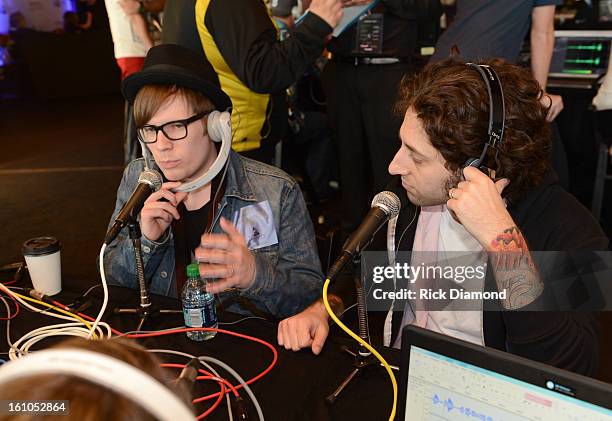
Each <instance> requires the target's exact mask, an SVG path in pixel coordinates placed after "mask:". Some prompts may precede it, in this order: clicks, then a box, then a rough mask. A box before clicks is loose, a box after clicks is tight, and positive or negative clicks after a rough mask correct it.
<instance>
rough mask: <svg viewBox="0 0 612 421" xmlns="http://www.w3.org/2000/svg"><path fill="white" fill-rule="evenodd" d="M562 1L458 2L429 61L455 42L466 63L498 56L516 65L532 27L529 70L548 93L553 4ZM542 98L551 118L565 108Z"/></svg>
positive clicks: (556, 99)
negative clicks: (452, 17) (454, 12)
mask: <svg viewBox="0 0 612 421" xmlns="http://www.w3.org/2000/svg"><path fill="white" fill-rule="evenodd" d="M560 4H563V0H515V1H511V2H510V1H504V0H457V4H456V7H457V9H456V14H455V16H454V19H453V21H452V23H451V24H450V26H449V27H448V28H447V29H446V31H444V33H443V34H442V35H441V36H440V38H439V39H438V42H437V44H436V51H435V53H434V55H433V56H432V57H431V61H440V60H444V59H447V58H449V57H450V56H451V49H452V47H453V46H455V45H456V46H457V47H458V49H459V55H460V56H461V58H463V59H464V60H466V61H471V60H479V59H487V58H494V57H498V58H503V59H505V60H508V61H509V62H512V63H516V62H517V61H518V58H519V53H520V51H521V47H522V45H523V40H524V39H525V35H526V34H527V31H530V35H529V39H530V46H531V72H532V74H533V77H534V78H535V80H537V81H538V83H539V84H540V86H541V87H542V89H543V90H544V92H546V84H547V81H548V71H549V69H550V60H551V58H552V53H553V48H554V46H555V20H554V19H555V6H556V5H560ZM530 28H531V29H530ZM542 102H543V103H544V105H545V106H547V107H548V114H547V116H546V120H547V121H549V122H551V121H553V120H554V119H555V118H556V117H557V116H558V115H559V113H560V112H561V111H562V110H563V98H561V96H559V95H553V94H550V93H547V94H545V95H544V96H543V97H542Z"/></svg>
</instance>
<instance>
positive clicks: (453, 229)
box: [385, 205, 487, 348]
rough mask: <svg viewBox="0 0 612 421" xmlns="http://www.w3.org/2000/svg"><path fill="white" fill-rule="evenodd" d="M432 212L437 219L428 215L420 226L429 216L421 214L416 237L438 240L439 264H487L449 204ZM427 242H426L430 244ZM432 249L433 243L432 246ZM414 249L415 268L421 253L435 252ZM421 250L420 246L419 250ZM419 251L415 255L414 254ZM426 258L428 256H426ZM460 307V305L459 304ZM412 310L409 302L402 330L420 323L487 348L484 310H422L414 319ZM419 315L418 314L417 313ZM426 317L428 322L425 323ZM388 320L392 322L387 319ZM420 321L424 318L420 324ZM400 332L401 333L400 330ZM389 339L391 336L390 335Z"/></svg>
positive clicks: (437, 207) (473, 239) (478, 286)
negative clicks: (485, 344)
mask: <svg viewBox="0 0 612 421" xmlns="http://www.w3.org/2000/svg"><path fill="white" fill-rule="evenodd" d="M427 211H428V212H429V213H430V215H431V214H432V213H437V215H436V216H427V221H428V222H425V223H421V220H420V219H421V217H424V216H425V215H426V213H424V212H423V211H421V215H420V216H419V222H418V223H417V231H419V230H422V232H420V233H419V232H417V234H416V235H415V239H416V238H424V237H426V238H427V239H428V240H431V239H432V238H433V239H434V241H435V238H436V237H437V242H435V244H437V247H436V249H435V252H436V254H437V261H438V263H439V264H440V265H444V262H445V261H447V260H448V261H453V260H457V257H459V256H460V262H461V265H463V266H471V267H476V266H481V265H486V261H487V259H486V254H485V253H483V248H482V246H481V245H480V243H479V242H478V241H477V240H476V239H475V238H474V237H473V236H472V235H471V234H470V233H469V232H468V231H467V230H466V229H465V228H464V227H463V225H461V224H460V223H459V222H457V221H455V219H454V218H453V217H452V215H451V214H450V212H449V210H448V208H447V207H446V205H441V206H432V207H430V208H427ZM428 240H425V241H424V242H426V243H430V242H429V241H428ZM431 246H433V244H431ZM415 247H416V245H415V246H413V250H412V258H413V261H412V262H411V264H412V265H416V264H417V263H418V262H415V261H414V259H415V256H417V257H416V258H417V259H418V258H419V257H418V256H419V253H418V252H428V251H434V250H415ZM416 248H419V247H416ZM415 252H416V253H415ZM426 255H427V254H426ZM474 286H476V288H477V289H479V290H483V289H484V279H483V280H482V283H481V284H480V285H475V284H472V288H473V287H474ZM458 305H459V308H461V304H460V303H459V304H458ZM412 308H417V307H415V306H414V303H412V305H411V303H409V302H407V303H406V305H405V308H404V314H403V316H402V323H401V328H403V327H404V326H406V325H408V324H417V325H419V324H421V325H422V326H421V327H425V328H426V329H428V330H431V331H434V332H438V333H442V334H445V335H448V336H452V337H454V338H458V339H462V340H464V341H468V342H472V343H475V344H478V345H484V333H483V326H482V324H483V314H482V309H480V310H471V309H470V310H453V311H423V312H420V313H421V314H420V315H419V314H417V315H416V316H415V314H414V312H413V310H412ZM417 313H419V311H417ZM423 315H424V317H425V319H424V320H423ZM388 319H390V318H389V317H388ZM419 319H421V320H420V321H419ZM400 332H401V330H400ZM387 336H390V335H387ZM389 339H390V337H385V343H386V344H387V343H388V341H389ZM401 340H402V338H401V334H400V335H398V336H397V338H396V340H395V342H394V343H393V347H395V348H399V347H400V346H401Z"/></svg>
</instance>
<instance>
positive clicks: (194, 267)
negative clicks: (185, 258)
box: [187, 263, 200, 278]
mask: <svg viewBox="0 0 612 421" xmlns="http://www.w3.org/2000/svg"><path fill="white" fill-rule="evenodd" d="M187 277H188V278H199V277H200V266H199V265H198V264H197V263H190V264H188V265H187Z"/></svg>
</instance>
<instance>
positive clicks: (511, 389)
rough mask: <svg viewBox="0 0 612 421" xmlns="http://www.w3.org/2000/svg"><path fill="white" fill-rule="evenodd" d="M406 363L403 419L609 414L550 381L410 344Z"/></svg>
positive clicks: (559, 418) (595, 418) (561, 419)
mask: <svg viewBox="0 0 612 421" xmlns="http://www.w3.org/2000/svg"><path fill="white" fill-rule="evenodd" d="M408 367H409V370H408V388H407V396H406V406H405V420H414V421H419V420H481V421H500V420H505V421H511V420H554V421H570V420H572V421H574V420H591V421H603V420H606V421H610V420H612V410H610V409H606V408H603V407H600V406H596V405H593V404H591V403H588V402H584V401H581V400H579V399H576V398H574V397H571V396H566V395H565V394H562V393H559V391H557V390H558V389H559V388H563V386H561V385H559V384H555V383H554V382H553V381H548V382H546V388H544V387H539V386H535V385H533V384H530V383H526V382H523V381H521V380H517V379H515V378H512V377H508V376H505V375H502V374H499V373H496V372H494V371H490V370H487V369H484V368H481V367H477V366H474V365H471V364H467V363H465V362H462V361H459V360H456V359H453V358H450V357H448V356H445V355H440V354H437V353H435V352H432V351H429V350H426V349H422V348H419V347H417V346H414V345H412V346H411V347H410V362H409V366H408ZM564 392H566V393H567V392H568V391H567V390H566V391H564Z"/></svg>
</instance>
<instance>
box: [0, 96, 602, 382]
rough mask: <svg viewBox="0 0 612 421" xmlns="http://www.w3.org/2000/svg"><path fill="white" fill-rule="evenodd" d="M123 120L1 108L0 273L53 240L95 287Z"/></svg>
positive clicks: (82, 104) (107, 102)
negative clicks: (31, 246) (38, 241)
mask: <svg viewBox="0 0 612 421" xmlns="http://www.w3.org/2000/svg"><path fill="white" fill-rule="evenodd" d="M122 119H123V100H122V99H121V98H120V97H119V95H110V96H98V97H90V98H77V99H66V100H55V101H49V102H43V103H41V102H32V101H10V102H7V101H5V102H4V103H0V128H1V132H0V133H2V138H3V139H2V140H3V144H4V148H3V153H2V154H1V155H0V204H1V206H0V226H2V227H3V229H2V233H3V235H2V240H3V242H2V243H3V245H2V247H0V266H1V265H3V264H6V263H10V262H15V261H18V260H20V259H21V244H22V243H23V242H24V241H25V240H27V239H28V238H31V237H35V236H41V235H53V236H56V237H57V238H58V239H59V240H60V241H61V242H62V265H63V267H62V272H63V276H64V283H65V284H66V285H67V286H68V287H70V285H74V286H79V288H80V287H82V286H86V285H93V284H96V283H98V282H99V278H98V272H97V269H96V257H97V255H98V252H99V248H100V246H101V243H102V239H103V237H104V233H105V231H106V226H107V224H108V220H109V218H110V215H111V213H112V210H113V207H114V203H115V193H116V189H117V186H118V185H119V181H120V178H121V173H122V167H123V144H122ZM333 203H334V202H332V205H329V204H328V205H326V206H324V207H323V210H324V211H325V213H326V214H327V215H329V214H333ZM332 218H333V217H332ZM328 219H329V218H328ZM321 257H322V258H323V260H324V261H325V260H327V256H323V255H322V256H321ZM324 264H325V263H324ZM0 280H4V279H0ZM601 321H602V346H601V353H600V355H601V370H600V375H599V377H600V378H601V379H603V380H606V381H608V382H612V360H611V359H610V358H606V357H605V356H609V355H611V354H612V313H606V314H603V315H602V317H601Z"/></svg>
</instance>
